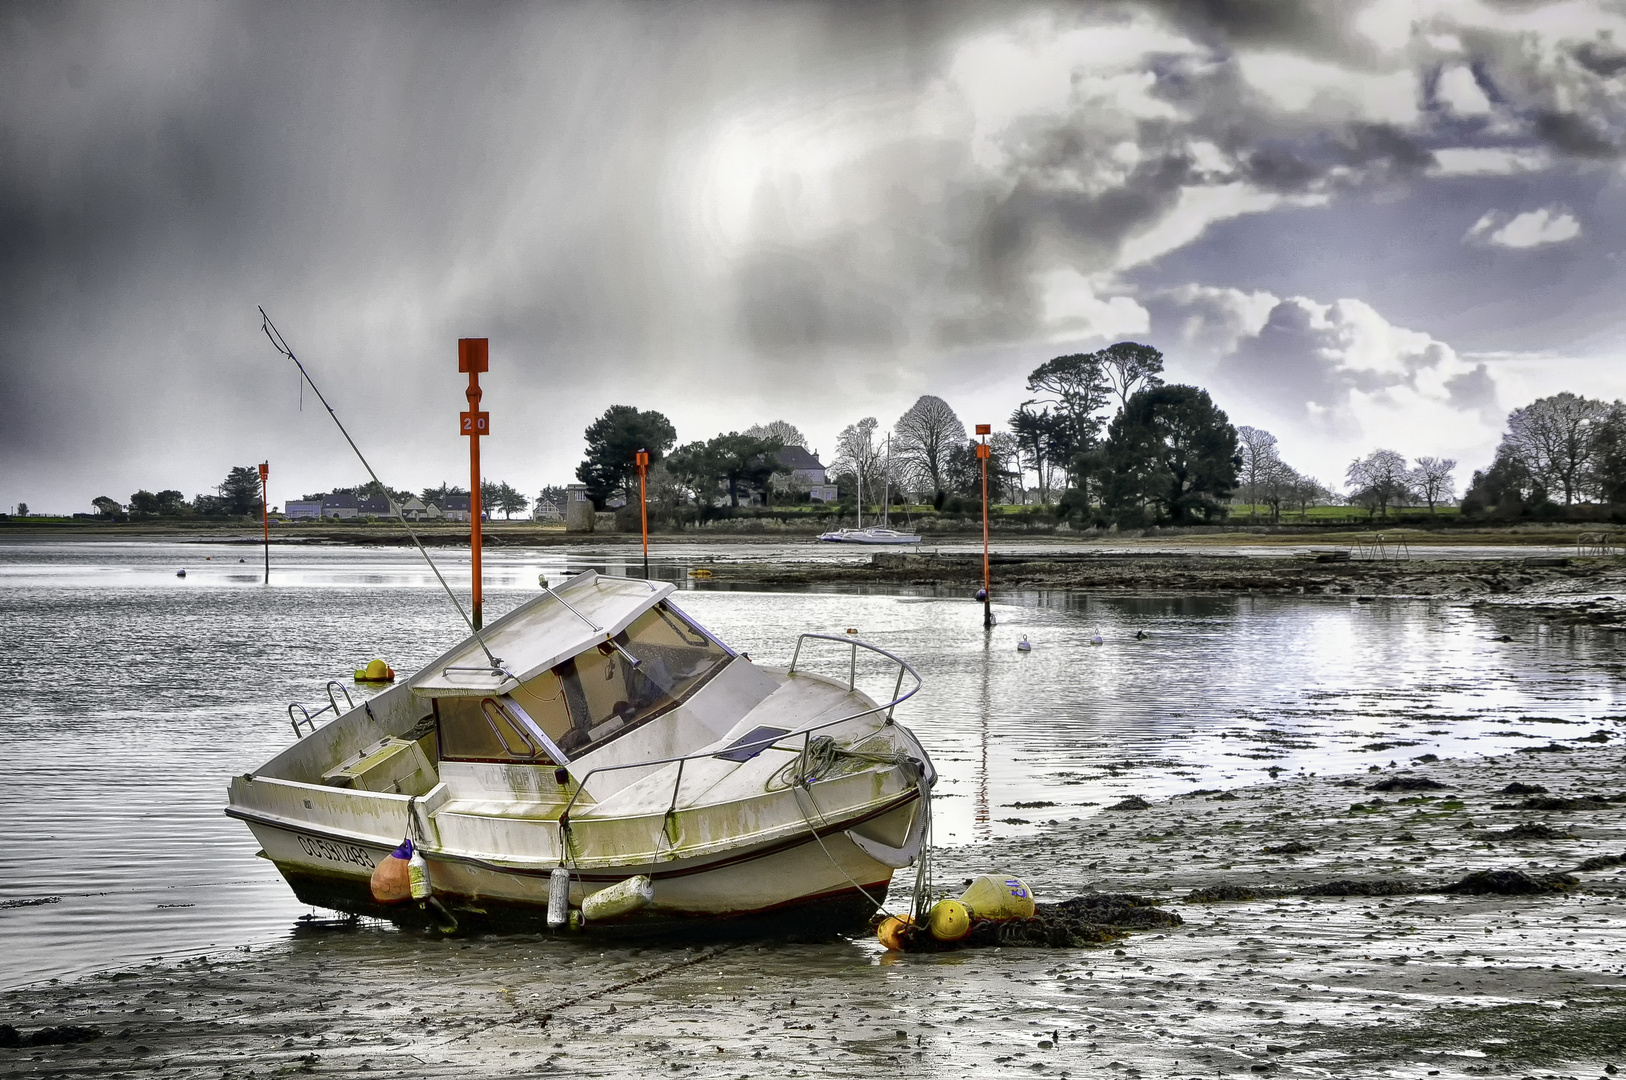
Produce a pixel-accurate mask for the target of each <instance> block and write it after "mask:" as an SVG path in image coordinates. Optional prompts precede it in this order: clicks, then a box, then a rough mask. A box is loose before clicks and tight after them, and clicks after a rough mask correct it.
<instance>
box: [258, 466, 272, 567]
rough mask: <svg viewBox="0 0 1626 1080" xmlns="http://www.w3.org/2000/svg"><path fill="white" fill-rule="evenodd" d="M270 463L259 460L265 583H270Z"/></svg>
mask: <svg viewBox="0 0 1626 1080" xmlns="http://www.w3.org/2000/svg"><path fill="white" fill-rule="evenodd" d="M270 475H271V463H270V462H269V461H262V462H260V527H261V528H262V529H264V530H265V583H266V584H267V585H269V584H271V497H270V495H269V494H268V490H269V489H268V487H267V485H266V480H267V478H268V477H269V476H270Z"/></svg>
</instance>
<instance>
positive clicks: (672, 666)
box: [521, 603, 730, 756]
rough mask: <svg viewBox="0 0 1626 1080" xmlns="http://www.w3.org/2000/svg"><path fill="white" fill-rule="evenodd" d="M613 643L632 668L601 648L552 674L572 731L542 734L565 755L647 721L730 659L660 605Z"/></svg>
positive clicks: (614, 652)
mask: <svg viewBox="0 0 1626 1080" xmlns="http://www.w3.org/2000/svg"><path fill="white" fill-rule="evenodd" d="M615 641H616V643H617V644H618V645H620V646H621V648H622V649H625V650H626V651H627V652H628V653H630V654H632V656H633V657H634V658H635V659H636V660H637V661H638V664H637V666H634V665H632V664H629V663H627V659H626V657H625V656H623V655H622V653H621V651H620V650H619V649H616V648H614V647H613V646H611V645H610V644H609V643H608V642H605V643H603V644H600V645H598V646H596V647H594V648H592V649H589V650H587V651H586V652H584V653H580V654H578V655H576V656H575V657H572V658H571V659H569V660H567V661H565V662H564V663H563V664H560V665H559V666H558V667H556V668H554V669H553V673H554V674H556V675H557V678H558V681H559V684H560V686H561V687H562V689H563V694H564V699H565V702H566V704H567V706H568V708H569V711H570V721H571V729H570V731H568V732H566V733H565V734H564V735H562V736H559V737H556V736H554V735H553V733H552V731H549V732H548V735H549V737H550V738H554V739H555V741H557V742H558V744H559V748H560V749H562V750H564V751H565V752H566V753H567V754H570V755H572V756H575V755H577V754H579V753H581V752H583V751H585V750H586V749H589V748H591V747H594V746H596V745H599V744H601V743H603V742H605V741H607V740H609V739H612V738H614V737H616V736H618V735H621V734H624V733H625V732H627V731H630V730H631V729H632V728H635V727H637V726H638V725H640V724H643V723H646V722H647V721H649V720H653V719H654V718H655V717H657V716H659V715H660V714H662V713H664V712H666V711H667V710H668V709H670V708H672V707H673V706H675V705H676V704H677V703H678V702H680V701H682V700H683V699H684V698H685V697H687V696H688V695H689V694H690V693H692V692H693V691H695V690H696V689H698V688H699V687H700V685H701V684H702V683H704V682H705V681H706V680H707V679H708V678H710V677H711V675H713V674H714V673H715V672H716V671H718V670H719V669H720V668H721V667H722V666H723V665H724V664H725V663H727V662H728V660H729V659H730V654H729V652H728V650H726V649H724V648H723V647H722V646H721V645H718V644H717V643H716V642H715V641H713V640H711V638H709V637H707V636H706V635H705V634H704V633H702V632H701V631H700V630H699V629H698V628H696V627H695V626H694V625H693V624H691V623H690V622H689V621H688V620H687V619H685V618H684V617H683V616H682V615H681V614H679V613H678V612H677V611H676V610H675V609H673V608H671V607H668V606H667V605H666V604H664V603H663V604H657V605H656V606H655V607H653V608H651V609H650V610H648V611H646V612H644V614H642V615H640V616H639V617H638V618H637V619H635V620H634V621H633V623H632V625H631V626H629V627H627V629H626V630H624V631H622V632H621V633H619V634H617V635H616V637H615ZM521 703H522V704H524V702H523V701H522V702H521ZM525 707H526V708H527V710H528V709H529V705H526V706H525ZM533 715H534V714H533Z"/></svg>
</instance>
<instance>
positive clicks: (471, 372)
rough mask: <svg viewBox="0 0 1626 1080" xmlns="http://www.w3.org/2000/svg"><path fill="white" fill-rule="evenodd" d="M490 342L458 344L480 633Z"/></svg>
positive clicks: (475, 603) (474, 340)
mask: <svg viewBox="0 0 1626 1080" xmlns="http://www.w3.org/2000/svg"><path fill="white" fill-rule="evenodd" d="M490 365H491V356H490V341H489V339H487V338H483V337H482V338H459V339H458V341H457V370H458V371H459V372H467V373H468V376H469V388H468V390H467V391H466V392H465V394H464V396H465V397H467V398H468V399H469V409H468V411H467V412H465V413H462V414H460V415H459V416H458V421H459V430H461V431H462V433H463V434H465V435H467V436H468V437H469V556H470V561H471V562H472V564H473V566H472V570H473V575H474V595H473V602H472V604H471V605H470V606H471V607H472V608H473V609H474V618H473V619H472V620H471V621H472V622H473V623H474V628H475V629H476V630H478V629H480V626H481V620H480V602H481V590H480V586H481V574H480V437H481V436H483V435H489V434H491V416H490V414H489V413H483V412H481V411H480V373H481V372H482V371H487V370H489V369H490Z"/></svg>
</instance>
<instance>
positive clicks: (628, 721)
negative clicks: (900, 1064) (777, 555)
mask: <svg viewBox="0 0 1626 1080" xmlns="http://www.w3.org/2000/svg"><path fill="white" fill-rule="evenodd" d="M674 588H675V587H674V586H673V585H672V584H670V583H665V582H653V581H646V580H643V579H638V578H623V577H614V576H609V575H601V574H598V573H596V572H594V571H587V572H584V573H581V574H577V575H575V576H573V577H570V578H568V579H566V580H565V581H564V582H562V583H560V584H558V585H557V586H554V587H553V588H548V587H547V586H545V585H544V586H543V590H544V591H543V593H542V595H540V596H538V597H535V598H534V599H532V600H529V601H527V602H526V603H524V604H521V605H520V606H519V607H517V608H516V609H515V610H513V611H512V612H510V613H508V614H506V615H504V616H503V617H501V618H499V619H497V620H495V621H493V622H491V623H489V624H488V625H487V626H486V627H485V628H484V629H482V630H474V631H473V632H472V633H471V635H470V636H468V637H466V638H465V639H464V640H462V641H461V642H459V643H458V644H457V645H455V646H454V647H452V648H451V649H449V650H447V651H446V652H445V653H444V654H442V655H441V656H440V657H438V658H437V659H435V660H434V661H432V662H431V663H430V664H428V665H427V666H425V667H424V668H423V669H422V670H421V671H419V672H417V673H416V674H414V675H413V676H411V677H410V678H409V679H406V680H405V681H403V682H399V683H397V684H396V685H394V686H392V687H390V688H389V689H387V690H384V691H382V692H381V693H379V694H377V695H375V696H373V697H371V698H369V699H367V700H364V701H362V702H360V703H359V704H356V705H355V706H354V707H349V706H348V697H346V698H345V702H346V707H344V708H342V709H341V707H340V704H339V702H338V699H335V698H334V697H333V691H332V687H333V686H337V685H338V684H337V683H335V684H331V685H330V687H329V705H327V706H324V707H323V708H322V709H320V710H317V711H316V712H309V711H306V710H304V709H303V707H302V706H292V707H290V717H291V718H293V727H294V731H295V734H296V736H297V739H296V741H295V742H294V743H293V744H292V745H290V746H289V747H288V748H287V749H285V750H283V751H282V752H281V753H279V754H277V755H276V756H275V757H273V758H272V759H271V760H270V761H268V762H266V763H265V764H264V765H263V766H261V767H260V768H259V769H257V770H255V771H254V772H251V773H244V774H242V775H241V776H238V777H237V778H235V779H234V780H232V782H231V785H230V790H229V800H228V802H229V804H228V806H227V807H226V813H227V814H229V815H230V816H232V817H234V818H237V819H239V820H241V821H243V822H244V823H245V824H246V825H247V826H248V828H249V829H250V831H251V832H252V833H253V834H254V837H255V839H256V840H257V841H258V842H259V844H260V845H261V847H262V848H263V852H262V854H263V855H264V856H265V857H266V858H267V859H269V860H270V861H271V862H272V864H273V865H275V866H276V868H277V870H278V871H279V872H280V873H281V874H282V876H283V878H284V879H286V881H287V883H288V884H289V886H290V887H291V888H292V889H293V891H294V893H295V895H296V896H297V897H298V898H299V899H300V900H301V901H303V902H305V903H308V904H311V905H314V906H317V907H323V908H330V909H334V910H337V911H341V912H348V913H351V914H353V915H363V916H377V917H381V918H384V919H389V920H392V921H395V922H399V923H403V924H409V923H438V924H440V925H442V926H443V927H446V928H451V927H454V926H455V927H473V926H491V927H498V928H503V927H511V926H516V927H523V926H530V925H542V926H547V927H549V928H551V929H553V930H555V931H559V932H569V931H570V930H571V929H576V930H579V931H582V932H603V933H631V932H638V931H649V930H672V929H681V928H694V927H699V926H707V927H711V926H732V927H758V926H764V927H766V926H774V927H783V926H786V925H789V926H792V927H795V928H796V929H798V930H807V929H810V928H812V927H820V928H828V929H832V930H840V929H847V928H858V927H861V926H862V925H864V923H865V922H866V921H867V920H868V919H869V918H870V917H871V916H872V915H873V914H874V913H875V911H876V910H877V908H878V907H879V906H880V904H881V902H882V901H883V900H884V899H885V896H886V892H887V888H888V886H889V885H890V883H891V880H892V877H893V874H894V873H895V872H896V871H897V870H899V869H902V868H904V867H907V866H910V865H914V864H916V863H917V860H918V859H920V858H921V856H922V847H923V845H924V844H926V843H928V842H929V841H928V834H929V822H930V813H931V792H932V787H933V785H934V784H935V782H936V779H937V773H936V770H935V768H934V767H933V765H932V762H931V758H930V757H929V755H928V754H927V752H926V750H925V749H924V748H923V747H922V746H921V744H920V742H919V740H918V739H917V738H916V737H915V735H914V734H913V733H912V732H911V731H910V730H909V729H908V728H907V727H905V726H904V725H903V724H901V723H899V722H898V721H897V720H896V719H895V718H894V716H893V713H894V710H895V709H896V708H897V706H898V705H899V704H901V703H903V702H904V701H906V700H908V698H909V697H911V696H912V695H913V694H914V693H915V691H916V690H917V689H918V688H919V686H920V679H919V676H918V675H917V674H916V673H915V671H914V669H913V668H912V667H910V665H909V664H908V663H906V662H905V661H903V660H902V659H899V658H898V657H896V656H893V655H892V654H891V653H888V652H886V651H885V650H883V649H880V648H878V647H876V646H875V645H872V644H869V643H866V642H862V641H859V640H857V639H856V637H849V636H846V635H843V636H841V637H835V636H830V635H822V634H816V633H803V634H800V635H799V636H798V637H797V638H796V639H795V642H794V646H793V648H792V649H791V658H790V663H789V664H788V665H786V666H785V667H783V668H779V667H774V666H770V665H767V664H761V663H758V662H756V661H754V660H752V659H751V658H750V657H749V656H748V655H746V654H744V653H741V652H737V651H735V650H734V649H731V648H729V647H728V646H727V645H726V644H724V643H723V642H722V641H720V640H718V639H717V638H716V637H715V636H714V635H712V634H711V633H710V632H709V631H707V630H706V629H705V628H704V627H702V626H701V625H700V624H699V623H698V622H697V621H695V620H694V619H693V618H691V617H690V616H688V615H687V614H685V613H684V612H683V611H682V610H680V609H679V608H678V606H677V605H676V604H675V603H673V599H672V596H673V592H674ZM472 629H473V628H472V626H471V630H472ZM789 644H790V643H789V642H787V645H789ZM814 668H818V669H829V670H828V672H826V673H819V671H816V670H813V669H814ZM866 671H867V672H868V673H869V674H868V675H867V676H864V678H871V679H872V678H876V677H880V678H883V679H884V684H883V685H884V686H886V687H887V688H888V689H890V691H891V697H890V698H888V699H887V700H885V701H879V700H877V699H876V698H873V697H871V696H869V695H867V694H866V693H865V692H864V691H863V690H861V689H860V687H859V685H858V684H859V681H860V676H861V675H862V673H864V672H866ZM879 696H881V697H884V696H885V695H884V694H881V695H879ZM295 710H298V712H296V711H295ZM329 711H331V712H332V714H333V718H332V719H331V720H329V721H328V722H327V723H326V724H325V725H324V724H319V723H318V722H317V721H318V720H319V719H321V717H322V714H325V713H327V712H329ZM301 714H303V715H301ZM403 841H410V843H403ZM402 852H410V853H411V858H412V860H413V861H414V866H415V867H416V866H418V865H419V863H420V860H421V866H422V868H423V869H424V870H426V871H427V875H426V879H425V880H424V882H423V887H422V888H421V889H418V888H416V887H415V888H414V890H413V891H414V893H415V894H416V895H415V896H414V897H412V898H405V899H398V898H397V897H395V896H392V895H390V894H388V893H387V892H383V893H381V892H380V891H379V890H377V889H375V887H374V878H375V871H378V870H379V869H380V867H381V864H383V863H385V862H386V861H387V860H392V859H399V858H402V857H404V856H403V855H402V854H401V853H402ZM595 896H597V897H599V901H605V900H607V899H613V900H614V901H615V902H614V903H609V902H597V901H595V902H593V903H586V902H588V901H589V898H592V897H595ZM550 903H551V904H552V910H551V911H550ZM584 903H586V911H585V912H584Z"/></svg>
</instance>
